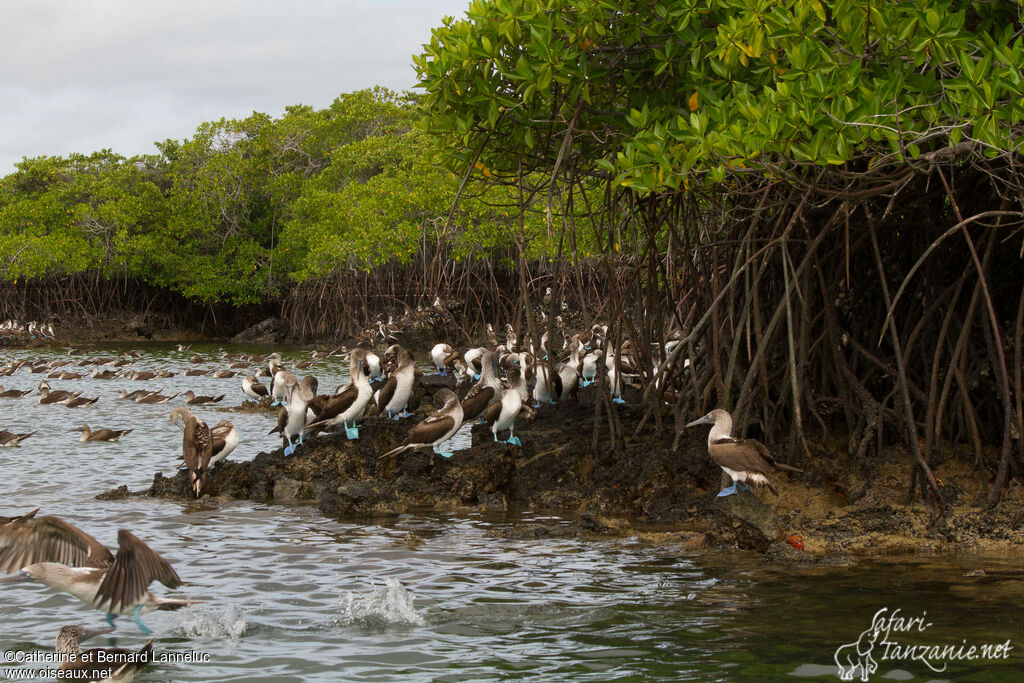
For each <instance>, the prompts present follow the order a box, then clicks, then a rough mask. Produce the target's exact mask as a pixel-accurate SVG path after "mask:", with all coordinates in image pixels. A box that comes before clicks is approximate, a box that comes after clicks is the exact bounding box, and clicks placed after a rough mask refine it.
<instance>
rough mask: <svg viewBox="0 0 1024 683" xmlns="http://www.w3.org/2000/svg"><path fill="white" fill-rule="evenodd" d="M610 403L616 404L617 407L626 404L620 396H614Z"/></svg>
mask: <svg viewBox="0 0 1024 683" xmlns="http://www.w3.org/2000/svg"><path fill="white" fill-rule="evenodd" d="M612 402H613V403H618V404H619V405H625V404H626V402H625V401H623V400H622V397H621V396H616V397H615V398H613V399H612Z"/></svg>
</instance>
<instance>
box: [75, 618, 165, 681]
mask: <svg viewBox="0 0 1024 683" xmlns="http://www.w3.org/2000/svg"><path fill="white" fill-rule="evenodd" d="M113 630H114V629H112V628H101V629H91V630H86V629H84V628H82V627H81V626H61V627H60V631H58V632H57V640H56V643H55V650H56V652H57V654H58V655H61V656H62V659H63V661H62V662H61V664H60V671H66V672H68V673H67V674H64V675H60V676H58V678H59V679H74V680H77V681H111V682H112V683H130V682H131V681H133V680H135V675H136V674H137V673H138V672H139V671H141V670H142V669H143V668H144V667H145V666H146V665H147V664H148V663H149V662H150V660H151V659H152V658H153V638H150V639H149V641H148V642H147V643H146V644H145V645H143V646H142V648H141V649H140V650H138V651H137V652H132V651H131V650H124V649H122V648H119V647H108V648H90V649H88V650H85V651H84V652H83V651H82V650H81V644H82V642H84V641H86V640H89V639H90V638H93V637H95V636H98V635H102V634H105V633H110V632H111V631H113Z"/></svg>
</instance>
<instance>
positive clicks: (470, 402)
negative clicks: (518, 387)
mask: <svg viewBox="0 0 1024 683" xmlns="http://www.w3.org/2000/svg"><path fill="white" fill-rule="evenodd" d="M479 379H480V381H478V382H477V383H476V384H474V385H473V386H472V388H471V389H470V390H469V393H467V394H466V398H465V399H463V401H462V415H463V418H462V419H464V420H472V419H473V418H475V417H479V416H481V415H483V412H484V410H485V409H486V408H487V406H489V405H490V404H491V402H493V401H495V400H497V399H499V398H501V382H500V381H499V380H498V354H496V353H495V352H494V351H489V350H485V351H484V352H483V353H482V354H481V356H480V376H479Z"/></svg>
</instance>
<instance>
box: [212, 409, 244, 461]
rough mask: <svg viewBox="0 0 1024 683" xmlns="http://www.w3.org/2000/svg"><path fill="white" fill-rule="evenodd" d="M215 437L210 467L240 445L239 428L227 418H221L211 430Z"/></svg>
mask: <svg viewBox="0 0 1024 683" xmlns="http://www.w3.org/2000/svg"><path fill="white" fill-rule="evenodd" d="M210 435H211V436H212V437H213V454H212V455H211V456H210V467H213V466H214V465H216V464H217V463H219V462H220V461H221V460H223V459H224V458H226V457H228V456H229V455H230V454H231V451H233V450H235V446H237V445H238V430H237V429H235V425H233V424H231V423H230V422H228V421H227V420H221V421H220V422H218V423H217V424H216V425H214V426H213V429H211V430H210Z"/></svg>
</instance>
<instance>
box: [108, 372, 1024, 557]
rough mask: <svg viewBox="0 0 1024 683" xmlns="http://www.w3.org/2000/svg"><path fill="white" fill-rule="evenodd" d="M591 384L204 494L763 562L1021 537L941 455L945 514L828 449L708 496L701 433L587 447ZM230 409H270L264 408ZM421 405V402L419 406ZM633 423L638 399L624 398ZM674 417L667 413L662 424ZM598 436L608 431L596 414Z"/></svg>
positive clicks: (164, 493)
mask: <svg viewBox="0 0 1024 683" xmlns="http://www.w3.org/2000/svg"><path fill="white" fill-rule="evenodd" d="M595 390H596V388H590V390H589V392H588V391H587V390H585V391H583V392H581V397H580V398H581V400H580V401H579V402H578V403H575V404H574V403H569V404H563V405H561V406H559V407H557V408H554V407H544V408H542V409H540V410H539V411H538V414H537V416H536V418H535V419H534V420H532V421H528V422H525V423H522V424H521V426H520V428H519V429H517V432H516V433H517V435H518V436H520V438H521V439H522V448H516V447H513V446H509V445H506V444H499V443H495V442H494V441H493V440H492V437H491V433H490V431H489V429H488V428H487V427H485V426H483V425H477V426H474V428H473V443H472V446H471V447H470V448H468V449H464V450H461V451H457V452H456V453H455V455H454V457H452V458H451V459H445V458H442V457H440V456H436V455H433V454H431V453H430V452H425V451H413V452H408V453H405V454H403V455H401V456H398V457H396V458H389V459H384V460H382V459H381V458H380V454H381V453H384V452H386V451H388V450H390V449H391V448H393V447H395V446H397V445H398V444H400V443H402V440H403V439H404V438H405V435H406V433H407V432H408V430H409V429H410V428H411V427H412V426H413V424H415V423H416V422H417V421H418V419H417V418H412V419H409V420H405V421H403V422H400V423H399V422H393V421H391V420H387V419H384V418H377V417H370V418H365V419H364V420H363V421H362V423H361V430H360V438H359V439H358V440H355V441H349V440H347V439H346V438H345V436H344V434H330V435H321V436H320V437H318V438H316V439H311V440H309V441H307V442H306V443H305V444H303V445H301V446H299V447H298V449H297V450H296V452H295V454H294V455H293V456H291V457H288V458H286V457H285V456H284V455H283V452H282V449H280V448H279V449H276V450H274V451H272V452H270V453H260V454H259V455H257V456H256V457H255V458H253V459H252V460H250V461H242V462H233V461H231V460H228V461H225V462H223V463H221V464H220V465H218V466H217V467H216V468H215V469H214V470H213V477H212V479H211V484H212V485H211V486H210V491H209V493H210V495H212V496H214V497H216V498H220V499H226V500H230V499H236V500H237V499H242V500H253V501H260V502H274V503H280V504H303V505H309V504H314V505H317V506H318V507H319V509H320V510H321V511H322V512H323V513H324V514H326V515H330V516H335V517H342V518H357V519H358V518H362V519H365V518H379V517H386V516H393V515H398V514H402V513H405V512H409V511H414V510H431V511H448V512H458V511H465V510H490V511H503V510H510V509H533V510H550V511H557V512H563V513H570V514H573V515H575V516H576V517H577V523H576V525H574V526H569V527H567V526H565V525H560V526H550V527H549V526H544V525H536V524H534V525H526V526H516V527H512V528H509V529H508V530H507V532H503V533H505V534H506V535H508V536H512V537H519V538H539V537H545V536H553V535H558V536H564V535H573V536H585V537H586V536H636V537H637V538H638V539H639V540H641V541H642V542H649V543H657V544H662V545H677V546H679V547H681V548H682V549H685V550H696V549H716V548H719V549H728V548H740V549H746V550H753V551H757V552H760V553H763V554H764V557H765V558H767V559H771V560H780V561H786V562H806V563H836V562H844V561H848V560H850V559H852V558H857V557H871V556H879V555H896V554H907V553H929V552H941V551H985V552H993V551H995V552H999V551H1011V550H1012V551H1019V550H1020V549H1021V548H1024V495H1022V487H1021V486H1016V485H1015V486H1012V487H1011V488H1010V489H1009V490H1008V492H1007V495H1006V496H1005V497H1004V499H1003V501H1002V502H1001V503H1000V504H999V505H998V506H996V507H995V508H992V509H986V508H985V507H984V500H985V496H984V492H983V491H980V490H975V489H978V488H979V485H978V479H979V477H978V476H977V474H976V473H974V472H973V471H971V470H970V468H969V467H968V466H967V465H965V464H964V462H963V461H962V460H961V459H958V458H954V457H949V458H947V459H946V460H945V461H944V462H940V463H939V464H938V465H937V466H936V474H937V476H938V477H939V479H940V480H941V482H942V486H943V494H944V496H945V497H946V498H947V500H950V501H951V502H952V508H951V509H950V511H949V512H948V513H947V514H946V515H945V516H940V515H938V514H937V510H936V509H935V508H934V506H932V505H928V504H925V503H923V502H913V503H910V504H906V502H905V499H906V485H907V481H908V475H909V471H910V469H909V468H910V459H909V457H908V456H907V455H906V454H905V453H902V452H897V451H892V452H889V453H887V458H886V461H885V462H880V463H878V464H877V465H875V466H873V467H872V468H871V471H869V472H853V473H850V472H848V470H849V469H850V468H847V467H846V466H845V464H844V459H843V458H842V457H840V456H838V455H837V454H838V453H840V452H841V450H840V448H839V447H836V448H835V449H834V450H832V451H831V452H830V453H829V452H825V451H824V450H823V451H822V452H820V453H813V454H812V456H813V457H812V458H811V460H810V461H809V462H797V463H795V464H798V465H799V466H801V467H802V468H803V469H804V470H805V474H804V475H792V476H790V475H785V474H782V473H779V474H777V475H775V476H774V478H773V483H774V485H775V487H776V488H777V489H778V491H779V495H778V496H777V497H776V496H773V495H772V494H771V493H770V492H769V491H768V490H767V489H760V490H757V491H756V492H747V493H742V494H739V495H734V496H729V497H726V498H717V497H716V494H717V492H718V490H719V481H720V470H719V469H718V468H717V466H715V465H714V464H713V463H712V462H711V460H710V458H709V457H708V456H707V451H706V445H705V440H704V439H705V438H706V436H705V435H704V434H703V433H700V432H701V430H694V431H693V433H692V434H685V435H684V436H683V438H682V439H681V440H680V446H679V448H678V450H677V451H676V452H673V451H672V442H673V439H674V433H673V431H672V429H671V428H667V429H665V430H663V431H662V433H661V434H660V435H656V434H655V430H654V427H653V425H648V426H645V428H644V430H643V431H642V432H641V433H640V434H639V435H638V437H637V438H636V439H635V440H632V441H630V442H628V443H627V446H626V448H625V449H624V450H623V451H622V452H621V453H615V452H613V451H612V450H611V449H610V448H605V447H600V446H599V448H598V449H597V452H595V451H594V450H593V449H592V448H591V444H592V439H593V434H594V431H593V430H594V413H595V411H594V407H593V402H594V398H595V397H594V395H593V391H595ZM231 410H266V411H267V412H268V415H269V414H271V411H272V409H270V408H269V405H263V406H253V405H252V404H250V406H249V407H247V406H242V407H239V408H236V409H231ZM421 410H425V409H422V408H421ZM617 410H618V411H619V418H620V420H621V421H622V423H623V425H625V426H626V433H627V434H630V433H631V432H632V429H633V428H634V426H635V425H636V424H637V423H638V421H639V419H640V417H641V410H640V408H639V406H637V405H625V406H619V407H618V408H617ZM668 421H669V423H670V424H671V419H669V420H668ZM600 428H601V429H602V432H601V433H602V434H606V431H607V427H606V426H605V425H604V424H602V425H600ZM127 496H150V497H160V498H170V499H175V500H183V501H184V500H191V499H192V497H191V496H190V494H189V492H188V486H187V480H186V475H185V473H184V472H178V473H176V474H175V475H174V476H172V477H165V476H164V475H163V474H162V473H156V474H155V476H154V479H153V484H152V486H151V487H150V488H149V489H148V490H146V491H140V492H130V491H128V489H127V487H123V486H122V487H120V488H118V489H114V490H112V491H108V492H107V493H105V494H101V496H100V497H102V498H108V499H109V498H120V497H127Z"/></svg>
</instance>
